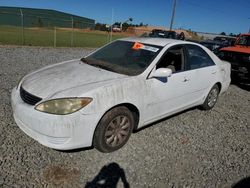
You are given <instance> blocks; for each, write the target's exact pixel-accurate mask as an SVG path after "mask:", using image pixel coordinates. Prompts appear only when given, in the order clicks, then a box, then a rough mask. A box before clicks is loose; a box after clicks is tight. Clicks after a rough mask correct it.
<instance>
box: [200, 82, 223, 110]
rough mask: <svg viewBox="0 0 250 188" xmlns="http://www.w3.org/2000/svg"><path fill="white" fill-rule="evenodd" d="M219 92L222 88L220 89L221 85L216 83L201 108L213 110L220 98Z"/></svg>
mask: <svg viewBox="0 0 250 188" xmlns="http://www.w3.org/2000/svg"><path fill="white" fill-rule="evenodd" d="M219 93H220V89H219V86H218V85H217V84H216V85H214V86H213V87H212V89H211V90H210V91H209V93H208V95H207V98H206V100H205V101H204V103H203V104H202V105H201V108H202V109H203V110H211V109H212V108H213V107H214V105H215V104H216V102H217V100H218V97H219Z"/></svg>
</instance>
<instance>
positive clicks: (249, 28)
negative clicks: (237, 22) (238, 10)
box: [248, 18, 250, 33]
mask: <svg viewBox="0 0 250 188" xmlns="http://www.w3.org/2000/svg"><path fill="white" fill-rule="evenodd" d="M248 19H249V20H250V18H248ZM248 33H250V27H249V31H248Z"/></svg>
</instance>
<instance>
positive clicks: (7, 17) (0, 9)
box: [0, 6, 95, 29]
mask: <svg viewBox="0 0 250 188" xmlns="http://www.w3.org/2000/svg"><path fill="white" fill-rule="evenodd" d="M22 24H23V26H24V27H47V28H50V27H61V28H72V27H74V28H79V29H87V28H89V29H92V28H94V27H95V20H93V19H89V18H85V17H80V16H76V15H72V14H68V13H64V12H60V11H56V10H49V9H35V8H22V7H4V6H0V26H1V25H2V26H17V27H19V26H22Z"/></svg>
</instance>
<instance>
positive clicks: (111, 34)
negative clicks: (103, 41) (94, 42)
mask: <svg viewBox="0 0 250 188" xmlns="http://www.w3.org/2000/svg"><path fill="white" fill-rule="evenodd" d="M113 22H114V9H113V8H112V15H111V27H110V38H109V42H112V40H113V39H112V37H113Z"/></svg>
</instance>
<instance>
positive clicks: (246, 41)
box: [236, 35, 250, 46]
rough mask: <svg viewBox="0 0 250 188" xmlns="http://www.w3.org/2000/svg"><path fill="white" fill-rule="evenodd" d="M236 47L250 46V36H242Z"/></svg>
mask: <svg viewBox="0 0 250 188" xmlns="http://www.w3.org/2000/svg"><path fill="white" fill-rule="evenodd" d="M236 45H244V46H250V35H249V36H248V35H242V36H240V37H239V39H238V40H237V42H236Z"/></svg>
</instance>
